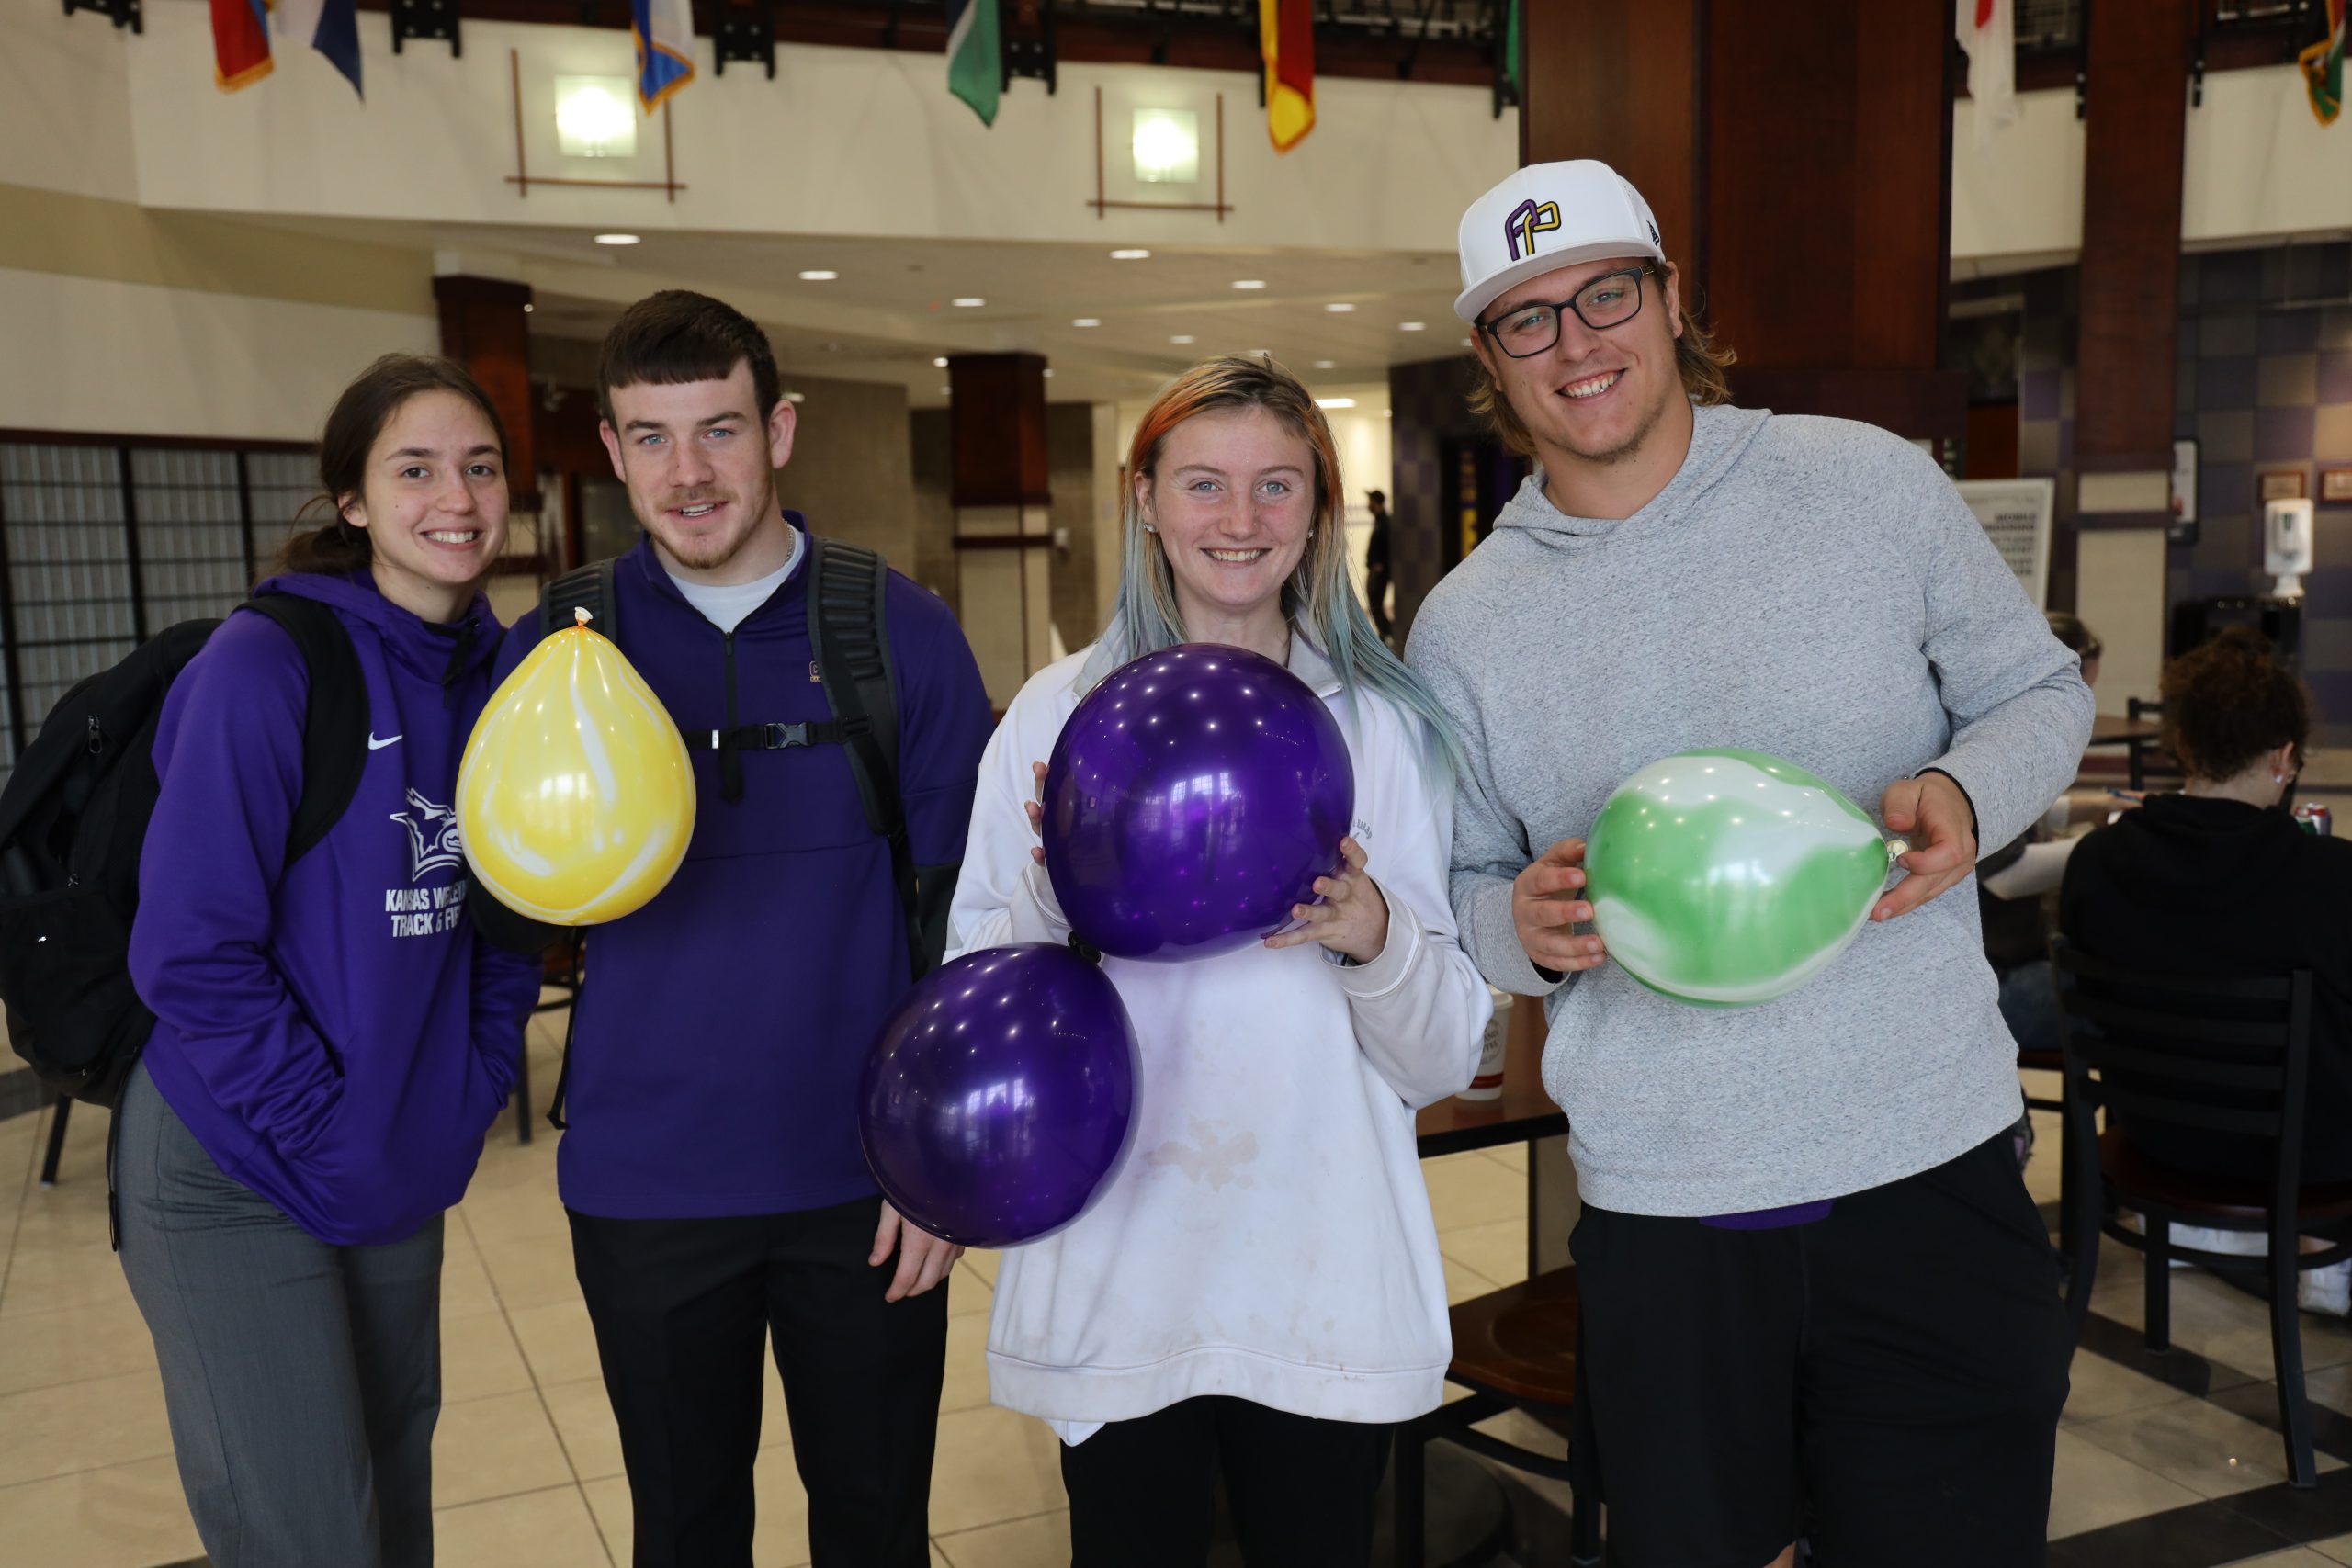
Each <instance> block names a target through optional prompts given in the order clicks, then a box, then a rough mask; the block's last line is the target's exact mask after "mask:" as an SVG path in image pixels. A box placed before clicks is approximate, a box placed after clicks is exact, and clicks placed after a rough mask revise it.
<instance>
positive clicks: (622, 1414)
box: [500, 290, 990, 1568]
mask: <svg viewBox="0 0 2352 1568" xmlns="http://www.w3.org/2000/svg"><path fill="white" fill-rule="evenodd" d="M599 388H600V393H601V398H602V412H603V414H604V423H603V426H602V430H603V434H604V439H605V447H606V449H607V450H608V451H610V452H611V454H612V458H613V467H614V468H615V470H616V472H617V473H618V474H619V476H620V478H621V479H622V481H623V482H624V483H625V484H627V485H628V494H629V503H630V505H631V506H632V507H633V508H634V509H635V511H636V513H637V519H638V521H639V523H640V524H642V525H644V528H645V532H646V537H644V538H642V539H640V540H639V543H638V544H637V546H636V547H635V548H633V549H631V550H630V551H629V552H628V554H626V555H624V556H623V557H621V558H620V559H619V560H618V561H617V562H616V566H615V571H614V576H613V592H614V596H615V601H616V602H615V604H614V608H613V615H614V620H615V623H616V626H617V629H618V633H619V640H620V644H621V648H622V650H623V651H624V652H625V653H626V654H627V655H628V659H629V660H630V662H631V663H633V664H634V665H636V667H637V669H638V671H639V673H640V674H642V675H643V676H644V677H645V680H646V681H647V682H648V683H649V684H650V685H651V686H652V688H653V690H654V691H655V692H656V693H657V694H659V695H660V696H661V698H662V703H663V705H665V706H666V707H668V709H669V711H670V715H671V716H672V717H673V718H674V719H675V720H676V721H677V723H678V725H679V727H680V728H682V729H684V731H686V732H687V733H688V734H694V733H696V732H701V733H704V734H708V733H709V732H711V731H714V730H716V731H723V732H727V733H728V734H729V736H730V737H733V736H735V735H737V734H739V733H740V732H741V731H742V730H743V729H744V728H746V727H749V726H755V725H786V724H796V723H801V722H807V721H820V720H823V719H824V718H826V717H827V716H828V710H827V707H826V703H825V694H824V688H823V687H822V686H821V685H820V684H819V683H818V681H817V679H816V666H815V663H814V656H813V651H812V649H811V647H810V638H809V626H808V615H807V603H808V596H807V594H806V592H805V586H806V580H805V579H804V578H803V577H802V575H801V574H802V573H803V572H804V571H805V570H808V568H809V558H810V556H811V555H812V553H813V552H812V549H811V546H810V543H809V539H808V537H807V536H806V534H805V533H804V531H803V528H802V526H801V525H800V519H799V518H798V517H797V515H796V514H794V513H787V512H785V511H784V510H782V508H781V507H780V506H779V504H778V502H777V499H776V489H775V470H776V469H778V468H782V467H784V465H785V464H786V461H787V460H788V459H789V458H790V457H791V456H792V439H793V424H794V417H793V416H794V411H793V405H792V404H791V403H790V402H788V401H786V400H784V399H783V398H782V397H780V396H779V395H778V390H777V381H776V368H775V357H774V355H772V353H771V352H770V350H769V347H768V343H767V339H766V338H765V337H764V336H763V334H762V333H761V332H760V329H759V328H758V327H757V326H755V325H753V324H752V322H751V321H748V320H746V319H745V318H744V317H743V316H742V315H741V314H740V313H739V312H737V311H736V310H732V309H730V308H729V307H728V306H727V305H724V304H722V303H720V302H719V301H718V300H716V299H707V298H706V297H704V296H702V295H698V294H691V293H686V292H684V291H678V290H672V291H667V292H663V293H661V294H656V295H653V296H651V297H650V298H649V299H642V300H639V302H638V303H637V304H635V305H633V306H631V307H630V308H629V310H628V311H627V312H625V313H624V314H623V315H622V317H621V319H620V321H619V322H618V323H617V324H616V326H615V327H614V328H613V330H612V333H611V335H609V336H608V337H606V339H605V348H604V362H603V366H602V367H601V371H600V375H599ZM883 619H884V624H885V626H886V627H887V631H888V640H889V648H890V657H891V663H892V669H893V672H894V681H895V684H896V688H897V697H898V709H899V736H900V740H899V775H900V778H899V784H900V793H901V795H903V797H904V799H905V803H906V815H907V826H908V832H909V835H910V839H911V840H912V848H913V854H914V860H915V863H916V864H917V867H918V874H919V876H920V878H921V879H922V884H923V893H924V897H925V899H926V901H928V900H929V899H930V898H931V897H933V895H934V894H935V893H944V891H945V888H946V887H948V886H952V884H953V879H954V877H955V874H956V863H958V862H959V861H960V860H961V859H962V856H963V849H964V835H965V830H966V828H967V822H968V819H969V818H970V815H971V806H972V791H973V784H974V780H975V778H976V777H977V775H978V765H979V758H980V752H981V750H982V748H983V747H984V746H985V745H986V744H987V741H988V738H989V728H990V722H989V702H988V696H987V694H986V693H985V692H984V691H983V690H982V688H981V685H980V676H979V671H978V666H977V665H975V664H974V662H973V660H972V653H971V649H969V648H968V647H967V646H966V644H965V641H964V637H963V634H962V633H961V631H960V630H959V629H958V628H957V626H956V619H955V616H954V615H952V614H951V613H950V612H949V610H948V608H947V606H946V605H945V604H943V603H942V602H941V601H940V600H939V599H938V597H937V596H936V595H934V594H932V593H929V592H925V591H923V590H922V588H919V587H917V586H916V585H915V584H914V583H913V582H911V581H908V580H907V579H905V578H903V577H900V576H899V575H897V574H896V573H893V574H891V577H890V579H889V584H888V589H887V591H886V594H885V598H884V604H883ZM536 639H537V626H536V625H535V624H533V623H532V622H531V621H529V620H526V622H525V623H524V624H522V625H520V626H517V627H516V628H515V632H514V634H513V636H512V637H511V639H510V641H509V642H508V644H507V646H506V648H505V649H504V650H503V656H502V658H501V660H500V669H501V671H502V672H503V671H505V670H508V669H512V668H513V667H514V665H515V663H516V662H518V661H519V660H521V658H522V656H523V654H524V653H525V652H526V651H527V650H528V649H529V648H530V646H531V645H532V643H533V642H534V641H536ZM693 756H694V767H695V791H696V806H695V830H694V839H693V841H692V843H691V844H690V845H689V847H688V849H687V851H686V858H685V863H684V865H682V866H681V867H680V868H679V870H678V874H677V875H676V877H675V878H674V879H673V880H672V882H671V883H670V885H669V886H667V887H666V888H664V889H663V890H662V893H661V894H660V895H659V896H658V897H655V898H654V899H653V900H652V902H650V903H649V904H647V905H646V906H645V907H644V908H641V909H639V910H638V911H637V912H636V913H634V914H632V915H628V916H627V917H625V918H624V919H618V920H615V921H613V922H611V923H609V924H607V925H602V926H598V927H596V928H594V931H592V932H591V933H590V934H589V937H588V958H587V964H586V984H585V986H584V987H583V988H582V991H581V994H580V998H579V1002H578V1017H577V1020H576V1023H575V1030H574V1036H573V1040H572V1044H571V1058H570V1065H569V1069H568V1073H569V1077H568V1084H567V1115H568V1125H567V1130H566V1132H565V1134H564V1136H563V1140H562V1142H561V1144H560V1146H559V1150H558V1155H557V1174H558V1180H559V1184H560V1190H561V1192H562V1196H563V1202H564V1207H565V1209H566V1210H567V1212H568V1213H569V1214H570V1216H571V1236H572V1254H573V1259H574V1263H575V1266H576V1268H577V1269H578V1272H579V1276H580V1286H581V1291H582V1294H583V1296H584V1297H585V1298H586V1301H587V1305H588V1314H589V1317H590V1319H591V1320H592V1322H593V1323H594V1327H595V1332H596V1349H597V1355H598V1357H599V1359H600V1360H601V1361H602V1363H603V1369H604V1374H605V1390H606V1392H607V1393H609V1395H610V1396H611V1399H612V1403H613V1414H614V1415H615V1416H616V1418H617V1419H618V1422H619V1426H620V1435H621V1453H622V1458H623V1460H624V1461H625V1462H626V1464H627V1466H628V1482H629V1495H630V1498H631V1501H632V1504H633V1506H634V1509H635V1524H636V1549H635V1562H636V1563H637V1568H672V1565H673V1564H674V1565H677V1568H735V1565H745V1568H748V1564H749V1563H750V1562H751V1561H752V1461H753V1460H754V1458H755V1457H756V1456H757V1453H758V1451H759V1446H760V1420H761V1410H760V1404H761V1385H762V1377H761V1368H760V1356H761V1348H762V1341H763V1338H766V1337H770V1336H772V1337H773V1338H774V1341H775V1359H776V1368H777V1371H779V1372H780V1373H781V1374H782V1378H783V1382H784V1395H785V1404H786V1416H787V1417H788V1419H789V1420H790V1422H791V1424H792V1443H793V1457H794V1460H795V1461H796V1462H797V1464H798V1466H799V1471H800V1479H801V1482H802V1483H803V1484H804V1485H805V1486H806V1488H807V1489H808V1494H809V1551H810V1554H811V1556H812V1558H813V1561H814V1562H815V1563H816V1564H818V1565H819V1568H827V1565H834V1568H925V1565H926V1564H927V1563H928V1562H929V1547H928V1545H927V1537H928V1535H929V1496H930V1491H931V1464H932V1449H933V1438H934V1435H935V1431H936V1425H937V1416H938V1406H939V1389H940V1380H941V1376H942V1373H943V1371H944V1366H945V1360H946V1343H947V1299H946V1298H947V1273H948V1270H949V1269H950V1268H951V1267H952V1266H953V1265H954V1263H955V1260H956V1256H957V1253H958V1251H959V1249H958V1248H956V1247H950V1246H948V1245H947V1244H946V1243H945V1242H944V1241H941V1240H939V1239H937V1238H936V1237H933V1236H931V1235H925V1234H924V1233H922V1231H919V1230H917V1229H915V1228H914V1227H913V1226H911V1225H907V1224H901V1222H900V1220H899V1216H898V1215H897V1214H896V1213H894V1212H892V1210H891V1209H890V1208H889V1206H888V1204H886V1203H884V1202H883V1201H882V1200H881V1198H880V1197H879V1195H878V1193H877V1191H876V1187H875V1184H874V1179H873V1178H872V1177H871V1176H870V1175H869V1174H868V1172H867V1170H866V1168H865V1158H864V1156H862V1154H861V1153H860V1151H859V1147H858V1138H857V1125H856V1119H855V1111H854V1106H855V1090H856V1084H857V1077H858V1071H859V1067H860V1066H861V1064H862V1062H863V1060H864V1058H865V1052H866V1049H867V1047H868V1045H869V1044H870V1043H871V1042H872V1041H873V1038H874V1035H875V1032H876V1030H877V1029H878V1028H879V1026H880V1024H881V1022H882V1020H883V1017H884V1015H885V1014H886V1013H887V1012H888V1010H889V1009H890V1008H891V1006H892V1005H893V1004H894V1003H896V1002H897V1001H898V999H899V998H900V997H901V996H902V995H904V993H905V991H906V989H907V987H908V984H909V980H908V976H909V973H910V970H909V955H908V952H907V942H908V938H907V927H906V922H905V920H904V919H903V915H902V910H901V906H900V904H899V894H898V890H897V886H896V884H895V883H894V881H893V879H892V874H891V861H890V849H889V845H888V842H887V841H886V840H883V839H882V838H881V837H879V836H878V835H876V833H875V832H874V831H873V829H871V828H869V827H868V826H867V823H866V818H865V812H864V809H863V807H861V805H860V802H859V796H858V792H857V788H856V784H855V781H854V776H853V774H852V773H851V769H850V763H849V761H848V759H847V757H846V755H845V754H844V752H843V751H842V748H841V747H840V746H838V745H812V746H796V747H791V748H788V749H779V750H735V749H732V748H730V749H729V750H718V751H713V750H697V751H695V752H694V753H693Z"/></svg>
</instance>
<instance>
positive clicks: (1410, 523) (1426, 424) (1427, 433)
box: [1388, 354, 1482, 646]
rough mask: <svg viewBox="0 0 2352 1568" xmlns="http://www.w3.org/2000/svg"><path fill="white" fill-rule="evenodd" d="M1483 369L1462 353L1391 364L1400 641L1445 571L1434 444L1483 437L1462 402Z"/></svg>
mask: <svg viewBox="0 0 2352 1568" xmlns="http://www.w3.org/2000/svg"><path fill="white" fill-rule="evenodd" d="M1479 374H1480V372H1479V369H1478V362H1477V361H1476V359H1474V358H1472V357H1471V356H1470V355H1466V354H1462V355H1454V356H1453V357H1452V358H1450V359H1426V360H1422V361H1420V362H1419V363H1417V364H1413V365H1392V366H1390V367H1388V408H1389V423H1388V440H1389V449H1390V461H1391V464H1392V466H1393V470H1394V471H1393V475H1392V477H1391V479H1390V481H1389V486H1388V496H1389V500H1388V509H1389V514H1390V515H1391V516H1392V517H1393V518H1394V519H1395V520H1396V521H1395V525H1394V533H1393V536H1392V544H1391V551H1392V557H1391V558H1392V559H1393V561H1394V562H1395V565H1394V567H1393V569H1392V570H1393V571H1394V573H1395V576H1396V581H1397V638H1398V642H1399V645H1400V646H1401V644H1402V642H1403V639H1404V638H1405V637H1407V636H1408V635H1410V633H1411V632H1412V629H1413V615H1414V612H1416V611H1418V610H1419V608H1420V607H1421V601H1422V599H1424V598H1426V597H1427V596H1428V594H1429V591H1430V589H1432V588H1434V587H1436V586H1437V580H1438V578H1439V577H1440V576H1441V575H1442V573H1443V568H1442V566H1441V565H1440V564H1439V563H1440V561H1441V559H1442V555H1441V553H1440V551H1441V545H1440V541H1441V539H1442V537H1443V533H1442V530H1443V528H1444V526H1445V519H1444V518H1442V516H1441V515H1440V514H1439V508H1440V504H1441V502H1442V495H1443V492H1442V489H1441V487H1440V482H1439V481H1440V475H1439V472H1438V456H1439V444H1440V443H1442V442H1444V441H1448V440H1451V439H1453V438H1455V437H1459V436H1474V435H1476V434H1480V432H1481V429H1482V426H1481V424H1480V422H1479V421H1478V420H1476V419H1475V418H1473V417H1472V415H1471V413H1470V410H1469V407H1468V405H1467V403H1466V402H1465V400H1466V399H1467V398H1468V396H1469V394H1470V389H1471V388H1472V386H1474V385H1475V384H1476V377H1477V376H1478V375H1479Z"/></svg>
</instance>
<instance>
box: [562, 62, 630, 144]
mask: <svg viewBox="0 0 2352 1568" xmlns="http://www.w3.org/2000/svg"><path fill="white" fill-rule="evenodd" d="M555 134H556V141H557V143H558V144H559V145H560V147H561V148H562V150H563V155H564V156H565V157H567V158H633V157H635V156H636V155H637V105H636V103H635V102H634V101H633V99H632V95H631V91H630V88H629V85H628V78H627V77H624V76H559V77H557V78H556V79H555Z"/></svg>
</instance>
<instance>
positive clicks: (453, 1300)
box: [441, 1232, 498, 1323]
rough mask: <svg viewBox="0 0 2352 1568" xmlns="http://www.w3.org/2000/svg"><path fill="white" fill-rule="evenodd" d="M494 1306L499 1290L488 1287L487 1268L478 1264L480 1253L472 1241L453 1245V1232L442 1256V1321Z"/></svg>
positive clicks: (490, 1308)
mask: <svg viewBox="0 0 2352 1568" xmlns="http://www.w3.org/2000/svg"><path fill="white" fill-rule="evenodd" d="M497 1310H498V1292H496V1291H493V1290H492V1289H491V1288H490V1270H489V1269H484V1268H483V1267H482V1266H481V1254H480V1253H478V1252H476V1251H475V1250H474V1249H473V1247H472V1246H471V1244H468V1245H466V1246H463V1247H460V1246H458V1245H456V1244H455V1233H454V1232H453V1233H452V1240H451V1245H449V1246H447V1247H445V1248H444V1249H443V1252H442V1257H441V1321H443V1322H444V1323H447V1322H448V1321H449V1320H450V1319H452V1318H458V1317H471V1316H473V1315H474V1314H476V1313H483V1312H496V1311H497Z"/></svg>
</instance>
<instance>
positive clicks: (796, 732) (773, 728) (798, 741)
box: [767, 724, 809, 751]
mask: <svg viewBox="0 0 2352 1568" xmlns="http://www.w3.org/2000/svg"><path fill="white" fill-rule="evenodd" d="M767 732H768V744H767V749H768V750H771V751H780V750H785V749H786V747H791V746H806V745H808V744H809V727H808V726H807V725H806V724H771V725H769V726H768V727H767Z"/></svg>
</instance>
